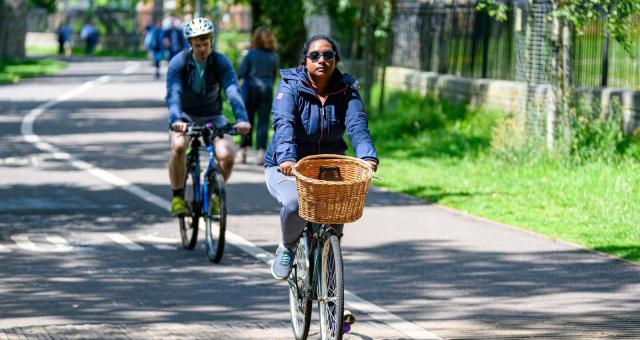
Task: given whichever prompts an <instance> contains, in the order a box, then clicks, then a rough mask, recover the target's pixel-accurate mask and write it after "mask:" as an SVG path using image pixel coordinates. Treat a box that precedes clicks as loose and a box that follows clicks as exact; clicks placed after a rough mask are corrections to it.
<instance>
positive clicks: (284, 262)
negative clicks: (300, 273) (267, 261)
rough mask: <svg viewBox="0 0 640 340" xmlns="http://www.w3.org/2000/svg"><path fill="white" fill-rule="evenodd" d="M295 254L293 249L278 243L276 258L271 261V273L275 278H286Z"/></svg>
mask: <svg viewBox="0 0 640 340" xmlns="http://www.w3.org/2000/svg"><path fill="white" fill-rule="evenodd" d="M295 256H296V252H295V249H294V250H290V249H288V248H286V247H285V246H284V245H282V243H281V244H279V245H278V249H277V250H276V258H275V259H273V263H272V264H271V275H273V277H274V278H276V279H277V280H286V279H287V277H289V274H290V273H291V266H292V265H293V259H294V258H295Z"/></svg>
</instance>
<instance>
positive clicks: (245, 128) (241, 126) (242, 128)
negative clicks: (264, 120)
mask: <svg viewBox="0 0 640 340" xmlns="http://www.w3.org/2000/svg"><path fill="white" fill-rule="evenodd" d="M233 127H235V128H236V130H238V133H239V134H241V135H246V134H247V133H249V131H251V124H249V122H238V123H237V124H236V125H234V126H233Z"/></svg>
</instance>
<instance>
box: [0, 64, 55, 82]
mask: <svg viewBox="0 0 640 340" xmlns="http://www.w3.org/2000/svg"><path fill="white" fill-rule="evenodd" d="M65 67H67V63H65V62H62V61H58V60H51V59H43V60H31V59H27V60H24V61H6V60H5V61H0V84H12V83H17V82H19V81H20V79H22V78H28V77H37V76H42V75H48V74H53V73H56V72H58V71H60V70H62V69H64V68H65Z"/></svg>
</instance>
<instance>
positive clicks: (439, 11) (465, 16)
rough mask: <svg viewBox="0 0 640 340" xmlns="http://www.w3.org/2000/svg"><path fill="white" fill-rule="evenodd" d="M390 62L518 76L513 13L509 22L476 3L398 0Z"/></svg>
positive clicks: (456, 71)
mask: <svg viewBox="0 0 640 340" xmlns="http://www.w3.org/2000/svg"><path fill="white" fill-rule="evenodd" d="M393 33H394V42H395V45H396V46H395V47H396V48H394V49H393V52H392V65H394V66H404V67H409V68H414V69H419V70H423V71H433V72H438V73H449V74H456V75H459V76H464V77H475V78H496V79H514V76H515V67H514V62H515V58H514V55H515V53H514V39H513V16H512V15H510V16H509V19H508V20H507V21H506V22H498V21H496V20H493V19H491V18H490V17H489V16H488V15H486V14H485V13H484V12H478V11H476V9H475V2H469V1H464V0H445V1H439V2H429V3H425V2H415V1H397V2H396V8H394V20H393Z"/></svg>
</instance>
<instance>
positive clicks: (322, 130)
mask: <svg viewBox="0 0 640 340" xmlns="http://www.w3.org/2000/svg"><path fill="white" fill-rule="evenodd" d="M345 90H346V89H341V90H340V91H336V92H331V93H329V94H327V99H325V101H324V102H322V99H320V96H318V100H320V109H321V115H320V138H319V139H318V153H321V152H320V144H321V143H322V136H323V133H324V119H325V111H324V104H325V103H326V102H327V101H328V100H329V97H330V96H332V95H334V94H338V93H340V92H344V91H345Z"/></svg>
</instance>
